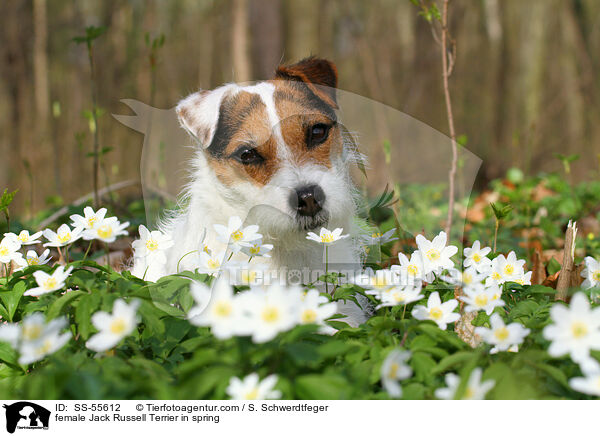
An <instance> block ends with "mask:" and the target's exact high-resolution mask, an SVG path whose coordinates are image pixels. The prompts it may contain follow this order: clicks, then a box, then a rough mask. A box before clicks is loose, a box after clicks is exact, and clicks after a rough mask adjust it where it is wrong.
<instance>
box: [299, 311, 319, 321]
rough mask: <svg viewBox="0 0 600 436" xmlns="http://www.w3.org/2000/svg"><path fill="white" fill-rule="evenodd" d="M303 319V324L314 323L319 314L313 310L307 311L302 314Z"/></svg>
mask: <svg viewBox="0 0 600 436" xmlns="http://www.w3.org/2000/svg"><path fill="white" fill-rule="evenodd" d="M301 319H302V323H303V324H311V323H314V322H315V321H316V320H317V312H315V311H314V310H312V309H306V310H305V311H304V312H302V316H301Z"/></svg>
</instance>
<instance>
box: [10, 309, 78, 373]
mask: <svg viewBox="0 0 600 436" xmlns="http://www.w3.org/2000/svg"><path fill="white" fill-rule="evenodd" d="M65 327H67V320H66V319H65V318H57V319H53V320H52V321H50V322H49V323H48V324H46V325H45V326H44V327H43V330H42V332H41V334H40V336H39V337H38V338H37V339H36V340H23V341H22V342H21V345H20V347H19V353H20V354H21V356H20V357H19V363H20V364H21V365H29V364H31V363H33V362H37V361H39V360H42V359H43V358H44V357H46V356H48V355H50V354H53V353H55V352H56V351H58V350H60V349H61V348H62V347H64V346H65V344H66V343H67V342H69V339H71V332H66V333H62V334H61V332H60V331H61V330H62V329H64V328H65ZM23 329H24V331H25V326H24V327H23ZM23 338H25V334H23Z"/></svg>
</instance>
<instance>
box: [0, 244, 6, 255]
mask: <svg viewBox="0 0 600 436" xmlns="http://www.w3.org/2000/svg"><path fill="white" fill-rule="evenodd" d="M0 256H8V248H6V247H2V246H0Z"/></svg>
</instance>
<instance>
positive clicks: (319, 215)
mask: <svg viewBox="0 0 600 436" xmlns="http://www.w3.org/2000/svg"><path fill="white" fill-rule="evenodd" d="M289 203H290V207H291V208H292V210H293V211H295V212H296V217H297V219H298V221H299V223H300V226H301V227H302V228H303V229H313V228H315V227H318V226H321V225H323V224H324V223H325V222H327V214H326V213H324V211H323V205H324V203H325V193H324V192H323V190H322V189H321V187H320V186H318V185H308V186H302V187H300V188H297V189H296V190H295V191H293V192H292V193H291V194H290V198H289Z"/></svg>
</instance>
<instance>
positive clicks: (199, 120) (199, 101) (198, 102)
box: [175, 85, 233, 148]
mask: <svg viewBox="0 0 600 436" xmlns="http://www.w3.org/2000/svg"><path fill="white" fill-rule="evenodd" d="M232 86H233V85H225V86H221V87H219V88H216V89H214V90H212V91H198V92H195V93H193V94H191V95H189V96H187V97H186V98H184V99H183V100H181V101H180V102H179V104H177V107H176V108H175V111H176V112H177V117H178V118H179V122H180V123H181V126H182V127H183V128H184V129H185V130H187V131H188V132H189V133H191V134H192V136H194V137H195V138H197V139H198V141H199V142H200V144H201V146H202V148H206V147H208V146H209V145H210V143H211V142H212V140H213V136H214V135H215V130H216V129H217V122H218V121H219V110H220V108H221V102H222V101H223V97H224V96H225V95H226V94H227V93H228V92H229V91H230V90H231V87H232Z"/></svg>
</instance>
